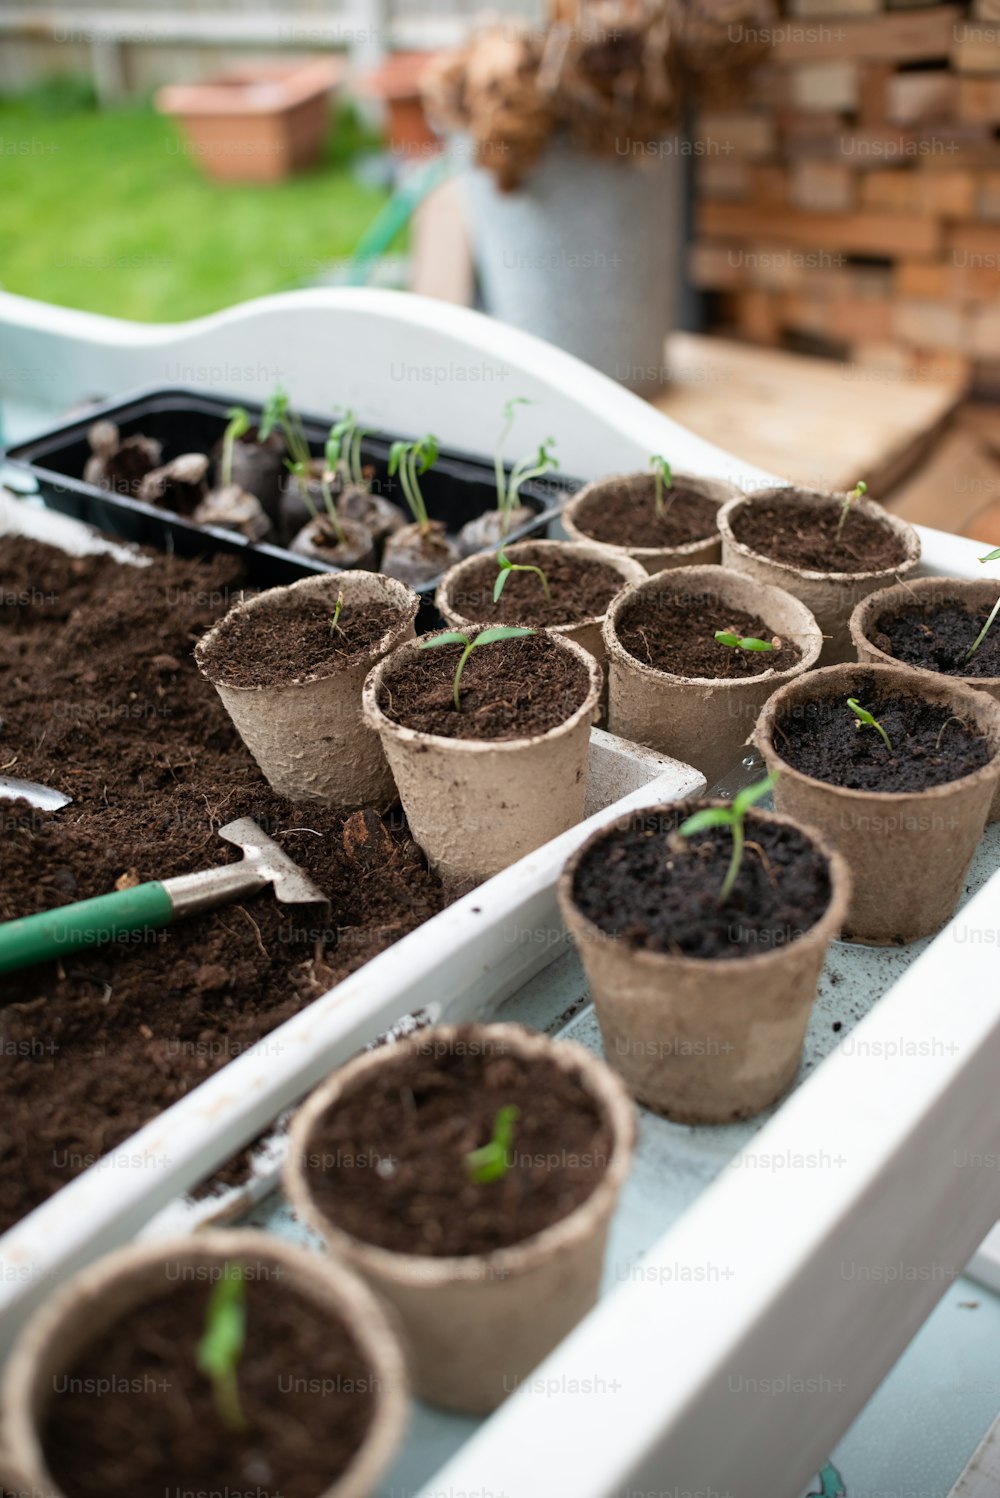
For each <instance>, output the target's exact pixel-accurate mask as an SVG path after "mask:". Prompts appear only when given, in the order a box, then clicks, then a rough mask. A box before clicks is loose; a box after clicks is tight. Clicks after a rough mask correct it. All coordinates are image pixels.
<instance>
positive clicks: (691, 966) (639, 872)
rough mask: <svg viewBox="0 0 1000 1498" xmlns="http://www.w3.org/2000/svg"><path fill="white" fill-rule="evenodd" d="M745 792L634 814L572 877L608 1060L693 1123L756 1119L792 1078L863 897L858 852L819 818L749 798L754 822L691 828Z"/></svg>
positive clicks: (611, 829) (596, 840)
mask: <svg viewBox="0 0 1000 1498" xmlns="http://www.w3.org/2000/svg"><path fill="white" fill-rule="evenodd" d="M734 806H736V803H734V805H733V806H730V805H728V804H727V803H725V802H709V801H693V802H687V803H684V804H682V805H665V806H658V807H653V808H651V809H650V810H649V811H643V812H641V813H636V814H633V815H632V816H629V817H624V818H620V819H619V820H618V821H617V822H613V823H611V824H610V825H609V826H607V827H602V828H600V829H599V830H598V831H597V832H596V833H594V834H593V836H592V837H590V838H589V839H588V840H587V842H586V843H584V845H583V847H582V848H580V849H579V850H578V852H576V853H575V854H574V855H573V857H572V858H571V859H570V860H569V862H568V863H567V865H566V868H565V870H564V871H563V874H562V877H561V879H560V882H559V904H560V908H561V910H562V913H563V919H564V920H565V922H566V925H567V927H568V929H569V931H570V933H571V934H572V936H573V938H574V940H575V941H576V943H577V946H578V947H579V949H580V955H581V958H582V960H583V965H584V968H585V970H586V973H587V980H588V983H589V986H590V993H591V997H592V998H593V1001H594V1007H595V1009H596V1010H597V1017H598V1020H599V1022H600V1026H601V1035H602V1037H603V1040H604V1051H605V1055H606V1056H607V1059H608V1061H609V1062H610V1063H611V1064H612V1065H613V1066H614V1067H615V1068H616V1069H617V1070H618V1071H619V1072H620V1073H621V1074H622V1076H623V1077H624V1079H625V1082H626V1084H627V1085H628V1088H629V1091H630V1092H632V1093H633V1094H634V1095H635V1096H636V1097H637V1098H639V1100H640V1101H641V1102H643V1103H645V1104H646V1105H647V1106H648V1107H650V1108H654V1109H655V1110H656V1111H657V1112H659V1113H663V1114H665V1115H666V1116H667V1117H668V1118H672V1119H676V1120H677V1121H678V1122H680V1123H689V1124H700V1123H728V1122H730V1121H731V1120H733V1119H737V1118H749V1117H750V1116H751V1115H752V1114H755V1113H759V1112H760V1111H761V1109H763V1108H766V1107H768V1106H769V1105H770V1104H771V1103H773V1102H774V1101H775V1100H776V1099H777V1098H779V1097H780V1096H781V1095H782V1094H783V1093H784V1092H785V1091H786V1090H787V1089H788V1087H790V1086H791V1084H792V1082H793V1080H794V1078H795V1074H796V1072H797V1071H798V1066H799V1060H800V1057H801V1053H802V1042H803V1039H804V1036H805V1032H806V1026H807V1024H808V1021H809V1014H810V1010H811V1008H812V1003H813V999H814V997H815V994H816V986H817V983H818V982H819V975H820V971H821V969H822V966H823V960H824V956H825V954H826V950H827V947H828V946H829V944H830V942H831V941H832V940H833V938H834V937H835V936H836V935H837V932H838V930H839V929H840V925H841V922H842V921H843V919H844V915H845V912H846V910H847V901H848V892H849V884H850V880H849V876H848V873H847V869H846V866H845V864H844V861H843V859H842V858H841V857H840V856H839V854H837V853H835V852H834V851H832V849H831V848H830V847H829V846H828V845H827V843H826V842H824V841H823V840H822V839H821V838H820V837H819V836H818V834H817V833H815V832H814V831H813V830H812V829H811V828H808V827H803V826H800V825H799V824H798V823H797V822H795V821H792V820H791V819H790V818H787V817H781V816H775V815H774V814H772V813H770V812H764V811H759V810H757V809H747V808H742V807H741V808H739V809H740V812H741V820H740V826H739V830H738V831H737V830H736V829H735V828H734V827H733V826H732V825H726V824H725V823H723V822H721V821H720V822H719V825H715V826H709V827H706V828H705V829H703V830H697V829H696V828H694V827H692V828H690V829H686V823H687V822H688V820H689V819H691V818H693V817H694V816H695V815H696V814H704V813H705V812H707V811H708V810H709V809H717V810H719V811H721V812H724V813H726V814H728V815H732V814H733V811H734ZM682 829H686V830H684V831H682Z"/></svg>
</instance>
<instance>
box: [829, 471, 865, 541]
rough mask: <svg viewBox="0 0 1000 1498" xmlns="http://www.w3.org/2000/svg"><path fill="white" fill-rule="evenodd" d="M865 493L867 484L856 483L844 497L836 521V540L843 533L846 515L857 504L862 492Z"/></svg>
mask: <svg viewBox="0 0 1000 1498" xmlns="http://www.w3.org/2000/svg"><path fill="white" fill-rule="evenodd" d="M867 493H868V485H867V484H865V483H857V484H855V485H854V488H853V489H852V490H851V492H850V494H848V495H847V496H846V497H845V499H844V503H843V504H842V505H841V507H840V519H839V520H838V521H837V535H836V540H838V541H839V540H840V538H841V536H842V535H843V534H844V526H845V525H846V524H847V517H848V515H849V514H850V513H851V511H852V510H853V509H854V506H855V505H856V504H857V502H858V500H859V499H860V498H861V496H862V494H867Z"/></svg>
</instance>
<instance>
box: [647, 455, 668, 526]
mask: <svg viewBox="0 0 1000 1498" xmlns="http://www.w3.org/2000/svg"><path fill="white" fill-rule="evenodd" d="M649 466H650V468H651V469H652V470H653V483H654V486H655V487H654V493H653V508H654V509H655V511H656V518H657V520H662V519H663V517H664V515H665V514H666V513H667V505H666V503H665V501H664V498H663V491H664V489H670V488H672V486H673V482H674V476H673V474H672V473H671V471H670V464H669V463H668V462H667V460H666V458H663V457H661V456H660V455H659V453H654V454H653V456H652V457H651V458H650V460H649Z"/></svg>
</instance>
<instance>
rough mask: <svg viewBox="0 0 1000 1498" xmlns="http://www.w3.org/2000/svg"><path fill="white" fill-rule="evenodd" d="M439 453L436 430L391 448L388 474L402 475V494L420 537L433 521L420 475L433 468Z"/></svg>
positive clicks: (395, 443) (394, 444)
mask: <svg viewBox="0 0 1000 1498" xmlns="http://www.w3.org/2000/svg"><path fill="white" fill-rule="evenodd" d="M437 456H438V440H437V438H436V437H435V436H434V435H433V433H428V435H427V436H426V437H421V439H420V441H419V442H394V443H393V444H392V447H391V448H390V450H389V476H390V478H391V477H393V476H395V474H397V473H398V474H399V482H400V485H401V486H402V490H403V495H404V497H405V499H406V503H407V505H408V506H409V509H410V514H411V515H412V516H413V518H414V520H415V521H416V522H417V525H418V527H419V530H420V534H421V536H426V535H427V533H428V531H429V530H430V528H431V522H430V516H429V515H428V513H427V506H426V504H425V503H424V496H423V493H422V492H421V488H420V480H419V477H418V475H419V474H422V473H426V472H427V470H428V469H429V468H433V466H434V464H435V463H436V462H437Z"/></svg>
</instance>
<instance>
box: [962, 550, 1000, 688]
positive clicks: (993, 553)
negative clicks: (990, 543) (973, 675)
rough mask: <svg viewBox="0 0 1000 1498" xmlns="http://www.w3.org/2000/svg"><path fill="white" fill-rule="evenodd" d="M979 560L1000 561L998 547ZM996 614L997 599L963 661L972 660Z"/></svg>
mask: <svg viewBox="0 0 1000 1498" xmlns="http://www.w3.org/2000/svg"><path fill="white" fill-rule="evenodd" d="M979 560H980V561H981V562H998V561H1000V546H998V547H997V548H996V550H995V551H988V552H987V553H986V555H985V556H984V557H980V558H979ZM998 614H1000V598H998V599H997V601H996V603H995V604H994V605H993V608H992V609H991V610H990V617H989V618H988V619H987V621H986V623H985V624H984V625H983V627H982V629H981V630H980V631H979V633H978V635H977V636H976V641H975V644H974V645H973V646H972V649H971V650H970V651H968V653H967V654H966V657H965V659H966V660H967V661H971V660H972V657H973V656H974V655H975V653H976V651H977V650H978V649H979V647H980V645H981V644H982V643H983V641H984V640H985V639H986V636H987V635H988V634H989V631H990V626H991V624H992V623H993V621H994V619H995V618H996V616H997V615H998Z"/></svg>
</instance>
